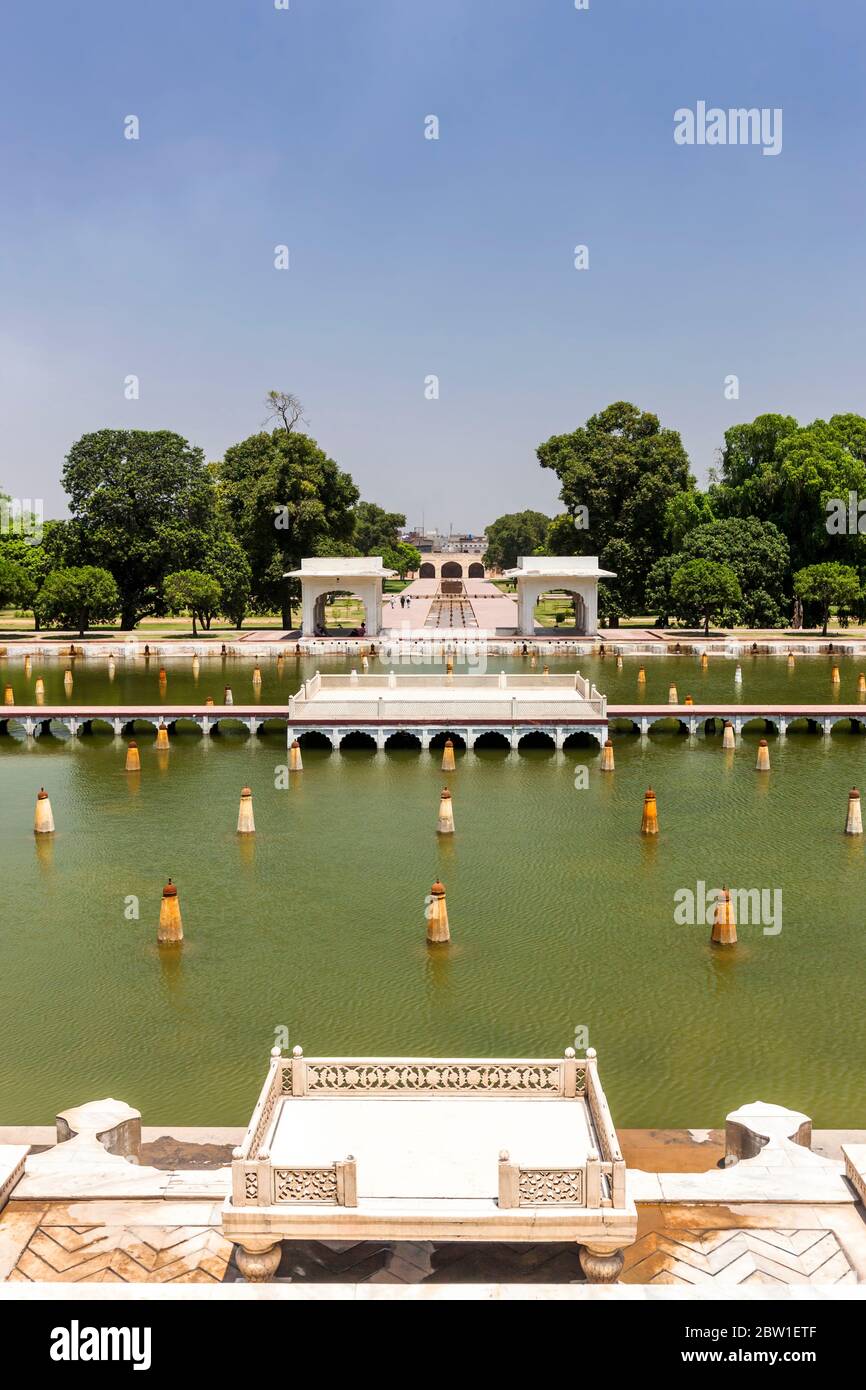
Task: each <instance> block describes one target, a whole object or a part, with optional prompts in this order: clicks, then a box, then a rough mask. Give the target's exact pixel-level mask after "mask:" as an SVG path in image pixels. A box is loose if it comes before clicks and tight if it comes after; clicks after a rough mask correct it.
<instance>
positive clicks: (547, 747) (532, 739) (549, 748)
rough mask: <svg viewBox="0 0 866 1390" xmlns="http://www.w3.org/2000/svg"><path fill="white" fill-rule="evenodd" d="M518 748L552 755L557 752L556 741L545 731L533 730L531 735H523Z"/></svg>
mask: <svg viewBox="0 0 866 1390" xmlns="http://www.w3.org/2000/svg"><path fill="white" fill-rule="evenodd" d="M517 746H518V748H520V749H521V750H523V749H525V748H536V749H541V750H543V751H544V752H546V753H551V752H554V751H555V750H556V741H555V739H554V737H553V735H552V734H546V733H545V732H544V730H543V729H533V730H532V731H531V732H530V733H528V734H522V735H521V737H520V740H519V741H518V745H517Z"/></svg>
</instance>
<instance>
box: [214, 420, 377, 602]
mask: <svg viewBox="0 0 866 1390" xmlns="http://www.w3.org/2000/svg"><path fill="white" fill-rule="evenodd" d="M216 473H217V476H218V478H219V487H220V495H221V498H222V501H223V504H224V505H225V508H226V511H227V513H228V515H229V517H230V518H231V524H232V529H233V531H234V534H235V535H236V536H237V538H238V540H239V541H240V543H241V545H242V546H243V548H244V550H245V552H246V555H247V559H248V560H249V562H250V566H251V568H252V589H253V598H254V600H255V601H256V602H257V603H259V604H261V605H262V609H261V611H264V612H268V611H272V610H273V609H274V608H277V609H279V610H280V612H281V614H282V623H283V626H284V627H286V628H289V627H291V623H292V618H291V604H292V599H293V598H294V597H296V596H297V594H298V591H299V585H298V582H297V580H295V581H287V580H285V579H284V577H283V576H284V575H285V574H286V572H287V571H288V570H292V569H297V568H298V567H299V566H300V562H301V560H302V559H303V557H304V556H305V555H315V554H317V553H318V552H317V546H318V545H320V544H321V543H323V542H328V541H336V542H346V543H349V542H350V541H351V539H352V536H353V533H354V527H355V513H354V508H355V504H356V503H357V501H358V496H359V494H358V489H357V488H356V487H355V484H354V483H353V482H352V479H351V477H350V476H349V474H348V473H344V472H343V470H342V469H341V468H340V467H339V466H338V465H337V464H336V463H335V462H334V460H333V459H331V458H328V456H327V454H325V452H324V451H323V450H322V449H320V448H319V446H318V444H317V443H316V441H315V440H314V439H311V438H310V437H309V435H306V434H300V433H298V432H297V431H295V430H289V429H284V428H278V429H275V430H273V431H272V432H271V433H270V434H267V433H265V432H262V433H260V434H253V435H250V437H249V438H248V439H244V440H242V441H241V443H239V444H234V445H232V447H231V448H230V449H227V450H226V454H225V458H224V459H223V460H222V462H221V463H219V464H217V465H216Z"/></svg>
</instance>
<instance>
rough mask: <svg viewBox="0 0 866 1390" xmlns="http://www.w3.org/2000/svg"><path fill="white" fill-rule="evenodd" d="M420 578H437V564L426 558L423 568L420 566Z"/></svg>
mask: <svg viewBox="0 0 866 1390" xmlns="http://www.w3.org/2000/svg"><path fill="white" fill-rule="evenodd" d="M418 578H419V579H435V578H436V566H435V565H431V563H430V561H429V560H425V561H424V562H423V563H422V565H421V568H420V569H419V571H418Z"/></svg>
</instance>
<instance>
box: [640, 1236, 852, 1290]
mask: <svg viewBox="0 0 866 1390" xmlns="http://www.w3.org/2000/svg"><path fill="white" fill-rule="evenodd" d="M856 1282H857V1276H856V1274H855V1273H854V1270H853V1269H852V1268H851V1266H850V1264H849V1263H848V1260H847V1257H846V1255H845V1252H844V1251H843V1250H842V1248H841V1246H840V1245H839V1242H838V1241H837V1239H836V1237H835V1235H834V1234H833V1232H832V1231H827V1230H760V1229H758V1228H755V1227H750V1228H749V1229H748V1230H743V1229H738V1228H736V1227H728V1228H725V1229H723V1230H714V1231H681V1230H678V1231H677V1232H676V1234H675V1235H674V1234H672V1232H671V1231H670V1230H664V1229H662V1230H656V1231H651V1232H650V1233H649V1234H648V1235H645V1236H643V1237H642V1238H641V1239H640V1240H638V1241H636V1242H635V1244H634V1245H632V1246H630V1247H629V1248H628V1249H626V1251H625V1264H624V1266H623V1271H622V1274H621V1275H620V1283H623V1284H691V1285H693V1286H697V1285H703V1286H706V1285H708V1284H718V1285H722V1284H727V1285H731V1284H856Z"/></svg>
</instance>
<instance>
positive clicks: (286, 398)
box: [262, 391, 307, 434]
mask: <svg viewBox="0 0 866 1390" xmlns="http://www.w3.org/2000/svg"><path fill="white" fill-rule="evenodd" d="M265 405H266V406H267V408H268V414H267V417H266V419H265V421H264V423H263V425H262V428H263V429H265V428H266V427H267V426H268V425H269V424H270V423H271V421H272V420H280V421H282V425H283V429H284V430H285V431H286V434H291V432H292V430H293V429H294V427H295V425H296V424H297V423H298V421H299V420H302V421H303V423H304V424H305V425H306V424H307V420H306V419H305V417H304V407H303V405H302V404H301V402H300V401H299V400H298V398H297V396H293V395H292V393H291V391H269V392H268V394H267V395H266V396H265Z"/></svg>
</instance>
